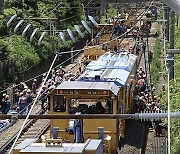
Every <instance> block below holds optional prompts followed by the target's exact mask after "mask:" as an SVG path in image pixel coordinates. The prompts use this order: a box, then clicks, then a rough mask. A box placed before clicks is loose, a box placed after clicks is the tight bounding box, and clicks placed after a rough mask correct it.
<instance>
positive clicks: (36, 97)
mask: <svg viewBox="0 0 180 154" xmlns="http://www.w3.org/2000/svg"><path fill="white" fill-rule="evenodd" d="M57 57H58V55H57V54H56V55H55V57H54V60H53V62H52V64H51V66H50V68H49V71H48V73H47V75H46V77H45V80H44V82H43V84H42V85H41V87H40V90H39V92H38V94H37V96H36V98H35V100H34V103H33V104H32V106H31V109H30V111H29V113H28V114H27V116H26V119H25V120H24V122H23V125H22V127H21V129H20V131H19V133H18V135H17V136H16V139H15V141H14V143H13V145H12V147H11V149H10V151H9V154H11V152H12V150H13V148H14V146H15V144H16V142H17V140H18V138H19V137H20V135H21V132H22V130H23V128H24V126H25V124H26V122H27V120H28V118H29V116H30V114H31V112H32V109H33V107H34V106H35V103H36V102H37V99H38V97H39V95H40V93H41V90H42V87H43V85H44V84H45V82H46V80H47V78H48V76H49V74H50V72H51V69H52V67H53V65H54V63H55V61H56V59H57Z"/></svg>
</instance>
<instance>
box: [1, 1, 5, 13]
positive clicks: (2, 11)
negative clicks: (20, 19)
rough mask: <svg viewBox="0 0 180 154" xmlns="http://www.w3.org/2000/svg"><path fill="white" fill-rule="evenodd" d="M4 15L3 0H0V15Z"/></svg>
mask: <svg viewBox="0 0 180 154" xmlns="http://www.w3.org/2000/svg"><path fill="white" fill-rule="evenodd" d="M3 14H4V0H0V15H3Z"/></svg>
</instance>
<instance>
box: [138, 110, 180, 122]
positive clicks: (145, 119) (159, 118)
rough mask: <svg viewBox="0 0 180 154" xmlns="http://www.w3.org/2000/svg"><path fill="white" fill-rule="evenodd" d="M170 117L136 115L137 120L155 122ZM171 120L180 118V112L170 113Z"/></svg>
mask: <svg viewBox="0 0 180 154" xmlns="http://www.w3.org/2000/svg"><path fill="white" fill-rule="evenodd" d="M167 117H168V113H158V112H155V113H145V112H144V113H135V119H140V120H142V121H149V120H150V121H155V120H161V119H164V118H167ZM170 118H180V112H173V113H170Z"/></svg>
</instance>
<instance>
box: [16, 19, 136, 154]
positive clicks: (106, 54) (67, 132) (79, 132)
mask: <svg viewBox="0 0 180 154" xmlns="http://www.w3.org/2000/svg"><path fill="white" fill-rule="evenodd" d="M127 20H128V19H127ZM103 27H104V30H103V31H101V29H102V28H103ZM112 28H113V24H109V25H107V24H106V25H103V24H101V25H98V27H93V29H92V38H94V35H95V34H99V32H101V33H100V35H99V38H98V43H97V42H96V41H92V44H90V45H89V46H85V47H84V57H85V60H86V61H87V66H86V67H85V68H84V71H83V72H82V74H81V75H80V76H79V77H78V78H77V79H75V80H72V81H71V80H69V81H63V82H62V83H61V84H60V85H59V86H57V87H56V88H55V89H54V90H53V91H52V92H51V95H50V114H51V115H83V114H88V115H89V116H90V117H91V115H92V117H93V116H94V115H101V114H103V115H104V114H128V113H131V111H132V109H133V107H134V92H135V84H136V82H135V78H136V71H137V67H138V64H139V57H138V56H137V55H135V54H131V53H128V52H127V49H129V46H130V43H129V42H130V38H129V40H128V39H126V38H120V39H109V38H110V35H111V34H110V33H109V30H110V29H112ZM122 48H125V49H122ZM124 133H125V120H123V119H95V118H94V119H93V118H90V119H81V118H80V119H51V120H50V139H47V138H45V137H44V136H42V137H41V141H39V139H26V140H25V141H23V142H21V143H20V144H19V145H17V146H16V147H15V148H14V149H13V153H14V154H29V153H31V154H40V153H44V154H45V153H51V154H55V153H84V154H100V153H117V152H118V148H119V143H120V142H121V138H123V137H124Z"/></svg>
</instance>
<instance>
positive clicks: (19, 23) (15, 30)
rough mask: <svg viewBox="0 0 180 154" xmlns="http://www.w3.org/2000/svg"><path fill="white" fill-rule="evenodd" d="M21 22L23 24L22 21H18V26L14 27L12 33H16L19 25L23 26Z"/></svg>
mask: <svg viewBox="0 0 180 154" xmlns="http://www.w3.org/2000/svg"><path fill="white" fill-rule="evenodd" d="M23 22H24V20H20V21H19V22H18V24H17V25H16V27H15V28H14V33H16V32H17V30H18V28H19V26H21V25H22V24H23Z"/></svg>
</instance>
